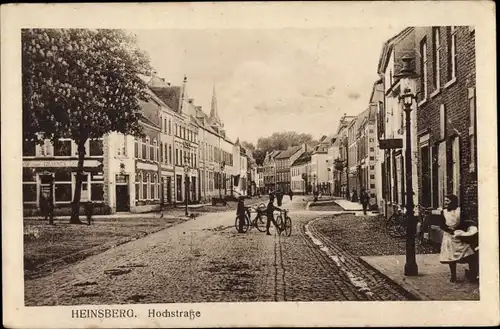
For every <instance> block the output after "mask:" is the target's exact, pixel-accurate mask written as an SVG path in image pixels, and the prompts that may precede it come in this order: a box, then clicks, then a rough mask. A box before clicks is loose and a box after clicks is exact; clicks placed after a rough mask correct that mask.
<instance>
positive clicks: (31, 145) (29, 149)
mask: <svg viewBox="0 0 500 329" xmlns="http://www.w3.org/2000/svg"><path fill="white" fill-rule="evenodd" d="M35 149H36V147H35V142H33V141H27V140H24V141H23V155H24V156H35Z"/></svg>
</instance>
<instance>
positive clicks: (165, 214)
mask: <svg viewBox="0 0 500 329" xmlns="http://www.w3.org/2000/svg"><path fill="white" fill-rule="evenodd" d="M210 205H211V203H205V204H193V205H188V209H198V208H201V207H203V206H210ZM184 207H185V206H182V207H181V206H179V207H177V208H172V209H184ZM169 209H170V208H169ZM169 209H167V210H165V211H164V212H163V218H178V217H179V216H174V215H169V213H168V212H169ZM160 216H161V212H160V211H152V212H143V213H135V212H118V213H114V214H110V215H93V216H92V218H93V219H113V218H124V219H127V218H158V217H160ZM70 218H71V216H54V219H70ZM23 219H25V220H39V219H40V220H42V219H44V217H42V216H29V217H23ZM80 219H84V220H85V221H86V220H87V218H86V217H85V216H84V215H80Z"/></svg>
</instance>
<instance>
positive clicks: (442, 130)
mask: <svg viewBox="0 0 500 329" xmlns="http://www.w3.org/2000/svg"><path fill="white" fill-rule="evenodd" d="M439 137H440V139H445V138H446V108H445V107H444V104H441V106H440V107H439Z"/></svg>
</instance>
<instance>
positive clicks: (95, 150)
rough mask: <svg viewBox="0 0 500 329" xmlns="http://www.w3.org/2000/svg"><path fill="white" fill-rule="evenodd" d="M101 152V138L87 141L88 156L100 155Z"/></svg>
mask: <svg viewBox="0 0 500 329" xmlns="http://www.w3.org/2000/svg"><path fill="white" fill-rule="evenodd" d="M103 154H104V152H103V144H102V139H91V140H90V141H89V155H90V156H102V155H103Z"/></svg>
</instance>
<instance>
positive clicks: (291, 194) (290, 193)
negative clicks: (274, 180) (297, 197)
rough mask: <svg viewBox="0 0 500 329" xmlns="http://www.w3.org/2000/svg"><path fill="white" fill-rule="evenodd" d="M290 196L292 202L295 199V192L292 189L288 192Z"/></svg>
mask: <svg viewBox="0 0 500 329" xmlns="http://www.w3.org/2000/svg"><path fill="white" fill-rule="evenodd" d="M288 195H289V196H290V201H292V198H293V191H292V190H291V189H290V192H288Z"/></svg>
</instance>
